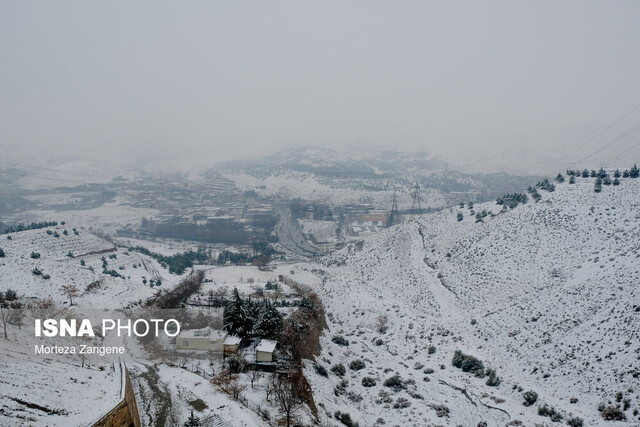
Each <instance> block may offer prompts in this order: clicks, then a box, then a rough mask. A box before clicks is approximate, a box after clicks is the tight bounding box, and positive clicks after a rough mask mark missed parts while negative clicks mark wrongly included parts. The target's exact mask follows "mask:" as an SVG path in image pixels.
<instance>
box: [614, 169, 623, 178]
mask: <svg viewBox="0 0 640 427" xmlns="http://www.w3.org/2000/svg"><path fill="white" fill-rule="evenodd" d="M621 175H622V174H621V173H620V170H619V169H616V170H615V172H613V177H614V178H620V176H621Z"/></svg>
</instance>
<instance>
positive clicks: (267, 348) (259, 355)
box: [256, 339, 278, 362]
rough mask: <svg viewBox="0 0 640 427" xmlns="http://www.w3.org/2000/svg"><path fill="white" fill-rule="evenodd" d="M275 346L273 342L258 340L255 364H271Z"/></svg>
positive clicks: (275, 342) (275, 343)
mask: <svg viewBox="0 0 640 427" xmlns="http://www.w3.org/2000/svg"><path fill="white" fill-rule="evenodd" d="M277 344H278V342H277V341H274V340H264V339H263V340H260V343H259V344H258V345H257V346H256V362H273V352H274V351H275V349H276V345H277Z"/></svg>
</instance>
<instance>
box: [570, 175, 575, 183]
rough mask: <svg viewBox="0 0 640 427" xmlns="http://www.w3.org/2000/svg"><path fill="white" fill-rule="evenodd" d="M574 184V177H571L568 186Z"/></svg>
mask: <svg viewBox="0 0 640 427" xmlns="http://www.w3.org/2000/svg"><path fill="white" fill-rule="evenodd" d="M575 183H576V177H575V176H573V175H571V177H570V178H569V184H575Z"/></svg>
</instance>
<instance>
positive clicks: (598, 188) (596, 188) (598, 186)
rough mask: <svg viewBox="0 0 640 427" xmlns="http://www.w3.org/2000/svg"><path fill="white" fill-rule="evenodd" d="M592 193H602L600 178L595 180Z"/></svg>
mask: <svg viewBox="0 0 640 427" xmlns="http://www.w3.org/2000/svg"><path fill="white" fill-rule="evenodd" d="M593 191H595V192H596V193H599V192H601V191H602V180H601V179H600V177H598V178H596V182H595V184H594V185H593Z"/></svg>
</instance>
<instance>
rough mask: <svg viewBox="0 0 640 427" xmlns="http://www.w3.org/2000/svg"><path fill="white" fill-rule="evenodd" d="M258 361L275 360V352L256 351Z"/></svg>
mask: <svg viewBox="0 0 640 427" xmlns="http://www.w3.org/2000/svg"><path fill="white" fill-rule="evenodd" d="M256 362H273V353H269V352H266V351H256Z"/></svg>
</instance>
